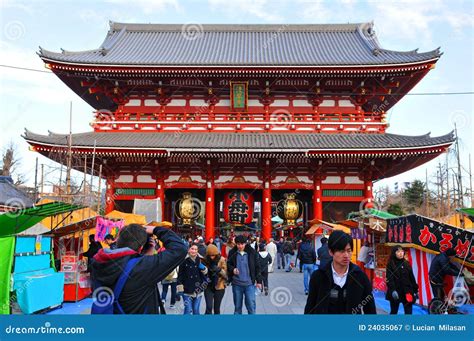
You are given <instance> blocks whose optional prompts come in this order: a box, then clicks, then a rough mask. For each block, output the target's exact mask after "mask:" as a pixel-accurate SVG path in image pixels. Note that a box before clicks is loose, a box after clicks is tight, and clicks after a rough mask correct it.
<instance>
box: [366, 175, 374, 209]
mask: <svg viewBox="0 0 474 341" xmlns="http://www.w3.org/2000/svg"><path fill="white" fill-rule="evenodd" d="M364 198H365V208H372V207H374V197H373V194H372V180H369V179H366V180H365V181H364Z"/></svg>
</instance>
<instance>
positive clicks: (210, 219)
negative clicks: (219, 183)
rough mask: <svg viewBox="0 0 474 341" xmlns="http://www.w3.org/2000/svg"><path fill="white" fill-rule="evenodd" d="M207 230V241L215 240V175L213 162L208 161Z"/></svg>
mask: <svg viewBox="0 0 474 341" xmlns="http://www.w3.org/2000/svg"><path fill="white" fill-rule="evenodd" d="M205 226H206V230H205V241H206V242H207V241H209V239H211V238H214V234H215V231H214V229H215V212H214V175H213V174H212V167H211V160H207V179H206V224H205Z"/></svg>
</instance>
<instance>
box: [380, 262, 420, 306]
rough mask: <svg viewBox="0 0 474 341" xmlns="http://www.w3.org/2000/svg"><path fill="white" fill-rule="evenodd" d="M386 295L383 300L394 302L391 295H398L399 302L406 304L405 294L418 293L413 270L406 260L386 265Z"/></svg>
mask: <svg viewBox="0 0 474 341" xmlns="http://www.w3.org/2000/svg"><path fill="white" fill-rule="evenodd" d="M386 278H387V293H386V295H385V299H387V300H389V301H395V300H394V298H393V295H392V293H393V292H394V291H396V292H397V293H398V297H399V300H400V301H402V302H406V297H405V295H406V294H408V293H409V294H411V295H413V294H416V293H418V284H416V280H415V276H414V275H413V270H412V268H411V266H410V263H408V262H407V261H406V260H404V259H401V260H395V261H390V262H389V263H388V264H387V272H386ZM397 301H398V300H397Z"/></svg>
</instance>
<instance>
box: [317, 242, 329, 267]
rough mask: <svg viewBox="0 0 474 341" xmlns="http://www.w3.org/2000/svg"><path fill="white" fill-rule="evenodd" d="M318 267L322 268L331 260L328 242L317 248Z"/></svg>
mask: <svg viewBox="0 0 474 341" xmlns="http://www.w3.org/2000/svg"><path fill="white" fill-rule="evenodd" d="M318 259H319V268H320V269H324V268H326V267H327V266H328V265H329V264H330V263H331V262H332V256H331V254H330V253H329V247H328V244H324V245H323V246H321V247H320V248H319V249H318Z"/></svg>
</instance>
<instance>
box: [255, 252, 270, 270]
mask: <svg viewBox="0 0 474 341" xmlns="http://www.w3.org/2000/svg"><path fill="white" fill-rule="evenodd" d="M258 263H259V266H260V272H261V273H262V275H264V274H267V273H268V265H269V264H272V257H271V256H270V254H269V253H268V252H267V251H260V252H259V253H258Z"/></svg>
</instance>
